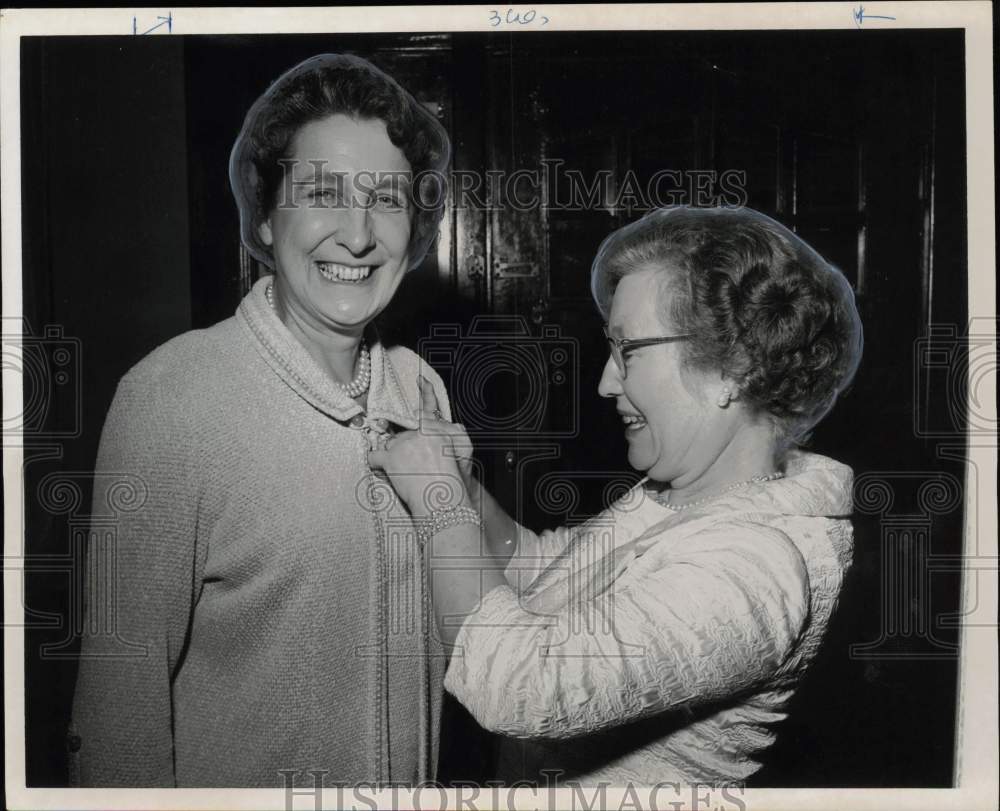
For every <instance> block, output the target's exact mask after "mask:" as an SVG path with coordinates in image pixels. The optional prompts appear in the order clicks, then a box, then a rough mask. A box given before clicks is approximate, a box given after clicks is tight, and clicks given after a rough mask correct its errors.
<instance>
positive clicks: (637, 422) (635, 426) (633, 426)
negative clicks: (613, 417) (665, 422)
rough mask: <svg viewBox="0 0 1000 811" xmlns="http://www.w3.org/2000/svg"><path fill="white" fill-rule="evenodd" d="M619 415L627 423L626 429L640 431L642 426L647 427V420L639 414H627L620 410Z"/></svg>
mask: <svg viewBox="0 0 1000 811" xmlns="http://www.w3.org/2000/svg"><path fill="white" fill-rule="evenodd" d="M618 413H619V415H620V416H621V418H622V422H624V423H625V431H626V432H628V431H638V430H640V429H641V428H645V427H646V420H644V419H643V418H642V417H640V416H639V415H638V414H625V413H624V412H621V411H619V412H618Z"/></svg>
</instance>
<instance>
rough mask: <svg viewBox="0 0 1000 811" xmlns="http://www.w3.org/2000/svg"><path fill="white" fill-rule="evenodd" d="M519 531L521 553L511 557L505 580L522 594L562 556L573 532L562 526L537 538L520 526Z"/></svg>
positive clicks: (518, 546) (518, 545) (518, 549)
mask: <svg viewBox="0 0 1000 811" xmlns="http://www.w3.org/2000/svg"><path fill="white" fill-rule="evenodd" d="M517 531H518V541H517V551H515V553H514V554H513V555H511V558H510V561H509V562H508V563H507V568H506V569H505V570H504V577H505V578H506V579H507V582H508V583H509V584H510V586H511V587H512V588H513V589H514V591H515V592H516V593H517V594H521V593H523V592H524V591H525V590H526V589H527V588H528V587H529V586H530V585H531V584H532V583H533V582H534V581H535V580H536V579H537V578H538V575H540V574H541V573H542V572H543V571H545V569H546V568H548V566H549V564H550V563H552V562H553V561H554V560H555V559H556V558H558V557H559V555H560V554H562V552H563V550H564V549H565V548H566V547H567V546H568V545H569V543H570V541H571V540H572V538H573V532H572V530H570V529H567V528H566V527H559V528H558V529H554V530H549V529H546V530H543V531H542V532H541V534H539V535H536V534H535V533H534V532H532V531H531V530H530V529H528V528H527V527H522V526H521V525H520V524H519V525H518V526H517Z"/></svg>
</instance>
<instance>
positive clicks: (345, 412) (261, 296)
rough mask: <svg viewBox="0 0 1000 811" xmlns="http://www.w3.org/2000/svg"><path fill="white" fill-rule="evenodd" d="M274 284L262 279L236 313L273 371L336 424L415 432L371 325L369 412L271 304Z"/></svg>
mask: <svg viewBox="0 0 1000 811" xmlns="http://www.w3.org/2000/svg"><path fill="white" fill-rule="evenodd" d="M272 281H273V276H271V275H267V276H264V277H263V278H261V279H258V280H257V282H256V283H255V284H254V286H253V288H251V290H250V292H249V293H247V295H246V296H245V297H244V298H243V301H241V302H240V306H239V308H238V309H237V311H236V320H237V321H238V322H239V323H240V324H241V326H243V327H244V329H246V330H247V332H248V333H249V334H250V337H251V340H252V341H253V345H254V348H255V349H256V350H257V352H258V353H259V354H260V356H261V357H262V358H263V359H264V362H265V363H267V365H268V366H269V367H270V368H271V370H272V371H273V372H274V373H275V374H276V375H278V377H280V378H281V379H282V380H283V381H284V382H285V383H286V384H287V385H288V387H289V388H291V389H292V390H293V391H294V392H295V393H296V394H298V395H299V396H300V397H301V398H302V399H304V400H305V401H306V402H308V403H309V404H310V405H312V406H313V407H314V408H317V409H319V410H320V411H322V412H323V413H324V414H327V415H329V416H330V417H333V418H334V419H335V420H339V421H341V422H346V421H348V420H350V419H351V418H352V417H356V416H357V415H359V414H360V415H362V416H367V417H370V418H372V419H386V420H388V421H390V422H393V423H396V424H397V425H400V426H402V427H403V428H407V429H411V430H412V429H415V428H417V427H418V425H419V418H418V416H417V413H416V411H415V409H414V407H413V406H412V405H411V404H410V403H409V401H408V400H407V399H406V397H405V395H404V393H403V386H402V385H401V383H400V379H399V374H398V372H397V371H396V368H395V367H394V366H393V364H392V361H391V359H390V358H389V352H388V351H387V350H386V348H385V347H384V346H383V345H382V342H381V341H380V340H379V337H378V333H377V331H376V330H375V328H374V327H372V326H369V327H368V329H367V330H366V335H365V337H366V338H367V340H368V349H369V352H370V353H371V375H372V376H371V384H370V386H369V388H368V400H367V403H368V408H367V411H366V410H365V409H364V408H362V407H361V406H360V405H358V403H357V402H356V401H355V400H354V399H353V398H352V397H348V396H347V394H346V392H344V390H343V389H342V388H341V387H340V386H339V385H338V384H337V383H336V382H335V381H334V380H332V379H331V378H330V376H329V375H328V374H327V373H326V372H324V371H323V370H322V369H321V368H320V367H319V364H317V363H316V361H315V360H313V358H312V356H311V355H310V354H309V353H308V352H307V351H306V349H305V347H304V346H302V344H300V343H299V341H298V339H297V338H296V337H295V336H294V335H292V333H291V332H290V331H289V329H288V327H286V326H285V325H284V323H282V321H281V319H280V318H278V316H277V314H276V313H275V312H274V310H273V309H272V308H271V306H270V305H269V304H268V303H267V298H266V296H265V291H266V290H267V287H268V285H270V284H271V282H272Z"/></svg>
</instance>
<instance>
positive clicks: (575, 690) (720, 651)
mask: <svg viewBox="0 0 1000 811" xmlns="http://www.w3.org/2000/svg"><path fill="white" fill-rule="evenodd" d="M646 554H647V555H650V554H653V555H656V557H655V559H654V563H653V565H649V563H648V562H645V563H646V566H645V567H644V568H648V571H646V572H645V574H643V575H642V576H641V577H638V578H636V579H632V580H630V581H629V582H627V585H624V586H619V585H618V583H617V582H615V583H612V584H611V586H610V587H609V588H607V589H606V590H604V591H603V592H602V593H601V594H599V595H598V596H596V597H594V598H593V599H579V598H578V599H575V600H571V601H570V602H569V604H567V605H566V606H565V607H564V608H563V609H561V610H558V611H557V612H556V613H549V614H542V613H536V612H533V611H532V610H531V605H530V599H526V598H525V597H519V596H518V594H517V593H516V592H515V591H514V590H513V589H512V588H510V587H508V586H498V587H496V588H494V589H493V590H492V591H490V592H489V593H488V594H487V595H486V596H485V597H484V598H483V600H482V603H481V606H480V610H479V611H478V612H476V613H475V614H473V615H471V616H470V617H469V618H468V619H467V620H466V622H465V624H464V625H463V627H462V629H461V631H460V632H459V635H458V639H457V640H456V645H457V648H456V652H455V655H454V656H453V657H452V661H451V664H450V667H449V670H448V673H447V677H446V680H445V687H446V688H447V689H448V690H449V692H451V693H453V694H454V695H455V696H456V697H457V698H458V699H459V700H460V701H461V702H462V703H463V704H464V705H465V706H466V708H468V710H469V711H470V712H471V713H472V714H473V716H475V718H476V720H477V721H478V722H479V723H480V724H481V725H482V726H484V727H485V728H487V729H489V730H492V731H494V732H499V733H503V734H506V735H511V736H515V737H522V738H536V737H538V738H568V737H573V736H577V735H583V734H587V733H590V732H596V731H598V730H601V729H605V728H608V727H612V726H616V725H618V724H624V723H627V722H629V721H633V720H637V719H639V718H642V717H645V716H650V715H654V714H657V713H661V712H664V711H667V710H671V709H678V708H681V707H684V706H688V707H692V706H694V705H697V704H701V703H706V702H710V701H713V700H718V699H722V698H726V697H728V696H732V695H737V694H741V693H744V692H747V691H750V690H752V689H753V688H754V687H755V686H757V685H759V684H761V683H762V682H764V681H766V680H767V679H768V678H769V677H770V676H772V675H773V674H774V673H775V672H776V671H777V670H778V668H780V667H781V665H782V664H783V662H784V661H785V660H786V659H787V657H788V656H789V654H790V653H791V652H792V650H793V648H794V646H795V644H796V642H797V640H798V638H799V636H800V635H801V633H802V631H803V628H804V625H805V622H806V619H807V616H808V606H809V596H808V595H809V585H808V575H807V573H806V568H805V564H804V561H803V560H802V557H801V555H800V554H799V552H798V550H797V549H796V547H795V546H794V544H792V542H791V541H790V539H789V538H788V537H787V536H785V535H784V534H783V533H781V532H780V531H778V530H776V529H774V528H771V527H767V526H763V525H758V524H753V523H749V522H747V523H741V524H740V525H738V526H731V527H728V528H727V529H726V530H725V531H721V530H719V529H717V528H716V529H713V530H710V531H706V532H705V533H703V534H702V535H700V536H698V535H696V536H693V537H692V538H690V539H688V540H687V541H686V542H685V544H684V545H683V547H682V548H678V549H675V550H671V551H668V552H665V553H659V554H658V553H657V550H656V547H655V546H654V547H653V548H652V549H651V550H649V551H648V552H647V553H646ZM642 563H643V561H642V559H641V558H640V559H639V561H638V562H637V564H636V565H637V566H638V565H641V564H642Z"/></svg>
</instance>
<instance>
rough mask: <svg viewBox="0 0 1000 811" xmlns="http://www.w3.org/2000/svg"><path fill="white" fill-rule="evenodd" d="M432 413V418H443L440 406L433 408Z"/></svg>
mask: <svg viewBox="0 0 1000 811" xmlns="http://www.w3.org/2000/svg"><path fill="white" fill-rule="evenodd" d="M432 413H433V414H434V419H436V420H443V419H444V414H442V413H441V409H440V408H435V409H434V411H433V412H432Z"/></svg>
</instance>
